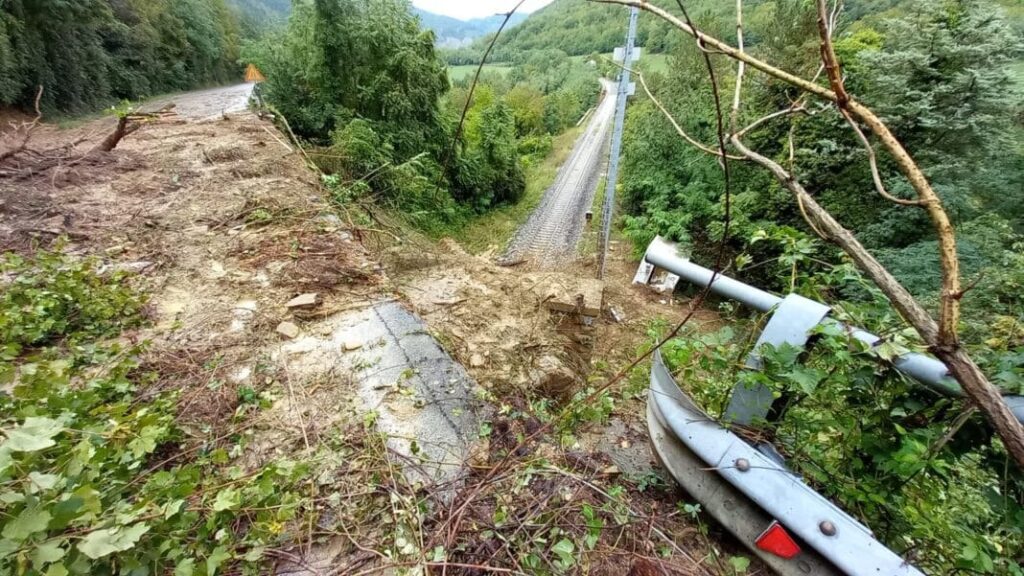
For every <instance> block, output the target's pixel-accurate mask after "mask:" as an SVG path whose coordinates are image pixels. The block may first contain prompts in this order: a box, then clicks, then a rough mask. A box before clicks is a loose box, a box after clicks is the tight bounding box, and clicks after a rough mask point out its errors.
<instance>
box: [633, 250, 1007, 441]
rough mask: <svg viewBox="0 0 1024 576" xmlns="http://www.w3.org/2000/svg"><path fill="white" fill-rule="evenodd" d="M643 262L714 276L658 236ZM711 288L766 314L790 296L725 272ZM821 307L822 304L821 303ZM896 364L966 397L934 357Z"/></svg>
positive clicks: (689, 277) (687, 276)
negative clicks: (729, 275)
mask: <svg viewBox="0 0 1024 576" xmlns="http://www.w3.org/2000/svg"><path fill="white" fill-rule="evenodd" d="M643 264H649V265H653V266H657V267H659V268H662V269H664V270H667V271H669V272H671V273H672V274H675V275H677V276H678V277H679V278H680V279H682V280H686V281H687V282H690V283H691V284H694V285H696V286H701V287H703V286H707V284H708V282H710V281H711V278H712V276H714V271H712V270H709V269H707V268H704V267H702V266H699V265H697V264H694V263H693V262H690V261H689V260H687V259H686V258H683V257H680V256H679V254H678V252H677V249H676V246H675V245H674V244H672V243H670V242H666V241H665V240H663V239H662V238H660V237H658V238H655V239H654V241H652V242H651V244H650V246H649V247H648V248H647V253H646V254H645V255H644V262H643V263H642V264H641V266H643ZM711 291H712V292H713V293H714V294H717V295H718V296H721V297H723V298H728V299H730V300H735V301H736V302H739V303H741V304H743V305H744V306H747V307H749V308H752V309H754V310H757V311H758V312H764V313H768V312H771V311H772V310H777V309H778V308H779V307H781V306H782V305H783V303H784V302H785V300H787V298H788V297H787V298H782V297H779V296H776V295H774V294H771V293H769V292H765V291H764V290H760V289H758V288H755V287H753V286H748V285H747V284H744V283H742V282H740V281H738V280H734V279H732V278H729V277H728V276H724V275H722V274H719V275H718V276H717V277H716V278H715V283H714V284H713V285H712V286H711ZM808 302H810V301H808ZM815 304H817V303H815ZM819 306H823V305H820V304H819ZM776 315H778V311H776ZM773 318H774V317H773ZM822 321H824V322H836V321H835V320H832V319H829V318H823V319H822ZM815 324H817V323H815ZM812 327H813V326H812ZM844 328H846V329H847V330H848V331H849V332H850V334H851V335H852V336H853V337H854V338H856V339H858V340H860V341H861V342H864V343H866V344H868V345H869V346H876V345H878V344H879V343H881V341H882V339H881V338H879V337H878V336H875V335H874V334H871V333H870V332H866V331H864V330H861V329H860V328H856V327H845V326H844ZM893 365H894V366H895V367H896V369H897V370H899V371H900V372H902V373H903V374H906V375H907V376H910V377H911V378H913V379H914V380H916V381H917V382H919V383H921V384H922V385H924V386H926V387H928V388H930V389H931V390H933V391H935V392H936V393H938V394H941V395H943V396H948V397H963V396H964V391H963V389H962V388H961V387H960V384H959V383H957V381H956V380H954V379H953V378H951V377H950V376H949V370H948V369H947V368H946V365H945V364H943V363H942V362H941V361H939V360H937V359H935V358H933V357H931V356H928V355H926V354H920V353H917V352H909V353H907V354H903V355H901V356H899V357H898V358H896V359H895V360H894V361H893ZM1004 400H1005V401H1006V403H1007V404H1008V405H1009V406H1010V410H1011V411H1012V412H1013V414H1014V415H1015V416H1016V417H1017V419H1018V420H1020V421H1021V422H1024V396H1018V395H1006V396H1005V397H1004Z"/></svg>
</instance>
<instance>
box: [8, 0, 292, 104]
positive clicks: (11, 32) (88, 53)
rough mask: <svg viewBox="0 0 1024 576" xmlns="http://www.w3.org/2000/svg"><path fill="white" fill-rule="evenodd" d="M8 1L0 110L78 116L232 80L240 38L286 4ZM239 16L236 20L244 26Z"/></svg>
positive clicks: (245, 0)
mask: <svg viewBox="0 0 1024 576" xmlns="http://www.w3.org/2000/svg"><path fill="white" fill-rule="evenodd" d="M237 1H238V2H239V3H238V4H236V3H235V2H234V1H233V0H75V1H71V2H68V1H62V0H41V1H29V0H10V1H5V2H3V3H2V5H0V105H15V106H19V107H21V108H25V109H31V107H32V103H33V100H34V99H35V96H36V92H37V91H38V87H39V86H43V87H44V88H45V91H44V94H43V98H42V105H43V107H44V108H46V109H48V110H57V111H60V112H66V113H68V112H85V111H90V110H94V109H96V108H98V107H101V106H104V105H108V104H111V103H112V102H116V101H118V100H121V99H133V100H135V99H139V98H143V97H146V96H152V95H155V94H160V93H164V92H171V91H176V90H187V89H190V88H195V87H198V86H203V85H210V84H222V83H225V82H231V81H238V80H239V79H240V77H241V76H240V74H241V68H240V67H239V65H238V57H239V47H240V43H241V39H242V36H243V35H245V34H249V35H252V34H255V33H256V31H257V30H258V29H259V28H261V27H262V26H263V25H264V24H265V22H266V19H267V18H274V17H278V18H279V17H280V14H282V12H281V10H286V9H287V6H288V4H289V2H288V1H287V0H273V1H268V0H262V1H257V0H237ZM242 14H245V17H244V18H243V16H242Z"/></svg>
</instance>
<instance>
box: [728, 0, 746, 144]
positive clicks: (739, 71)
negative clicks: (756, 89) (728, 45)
mask: <svg viewBox="0 0 1024 576" xmlns="http://www.w3.org/2000/svg"><path fill="white" fill-rule="evenodd" d="M736 45H737V47H738V48H739V50H740V52H743V0H736ZM746 69H747V65H746V63H744V62H743V61H742V60H740V61H739V63H737V64H736V91H735V92H734V93H733V96H732V118H731V126H730V130H732V131H733V133H735V132H736V128H737V127H738V125H739V117H740V97H741V96H742V94H743V73H744V72H746Z"/></svg>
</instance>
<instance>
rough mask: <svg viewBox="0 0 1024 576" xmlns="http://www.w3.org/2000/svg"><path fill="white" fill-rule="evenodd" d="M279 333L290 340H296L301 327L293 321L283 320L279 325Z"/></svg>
mask: <svg viewBox="0 0 1024 576" xmlns="http://www.w3.org/2000/svg"><path fill="white" fill-rule="evenodd" d="M277 333H278V334H280V335H282V336H284V337H285V338H288V339H289V340H294V339H296V338H298V337H299V327H298V326H296V325H295V324H294V323H292V322H281V323H280V324H278V325H277Z"/></svg>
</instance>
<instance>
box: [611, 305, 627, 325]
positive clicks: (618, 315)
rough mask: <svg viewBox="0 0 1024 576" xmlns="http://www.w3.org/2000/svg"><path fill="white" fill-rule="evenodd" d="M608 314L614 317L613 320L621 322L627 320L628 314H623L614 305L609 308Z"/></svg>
mask: <svg viewBox="0 0 1024 576" xmlns="http://www.w3.org/2000/svg"><path fill="white" fill-rule="evenodd" d="M608 314H609V315H610V316H611V317H612V320H614V321H615V322H617V323H620V324H621V323H622V322H624V321H625V320H626V315H625V314H623V313H622V311H621V310H619V309H618V308H616V307H614V306H612V307H611V308H608Z"/></svg>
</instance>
